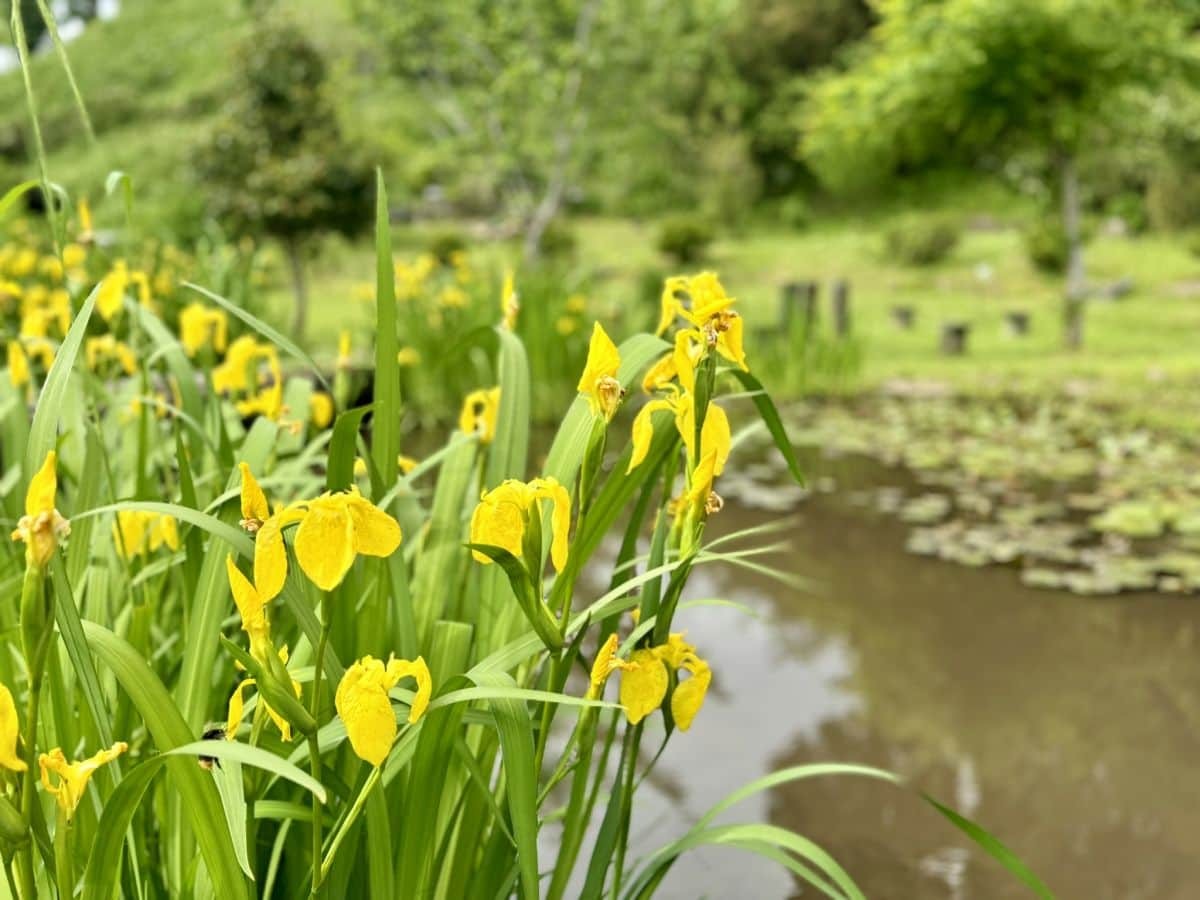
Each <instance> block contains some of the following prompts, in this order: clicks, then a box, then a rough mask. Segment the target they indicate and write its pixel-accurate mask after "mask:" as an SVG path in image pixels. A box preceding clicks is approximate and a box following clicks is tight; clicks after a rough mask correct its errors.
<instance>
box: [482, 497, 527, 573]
mask: <svg viewBox="0 0 1200 900" xmlns="http://www.w3.org/2000/svg"><path fill="white" fill-rule="evenodd" d="M525 494H526V488H525V485H524V484H522V483H521V482H519V481H513V480H509V481H505V482H504V483H503V484H501V485H500V486H499V487H497V488H496V489H495V490H491V491H484V492H483V495H482V496H481V497H480V499H479V504H478V505H477V506H476V507H475V512H474V513H472V514H471V543H472V544H487V545H490V546H493V547H503V548H504V549H505V550H507V551H508V552H509V553H511V554H512V555H513V556H515V557H516V558H517V559H521V558H522V556H523V555H524V551H525V548H524V539H525V514H526V513H525V510H526V508H527V506H528V504H527V502H526V497H525ZM472 552H473V555H474V557H475V560H476V561H477V562H481V563H483V564H484V565H489V564H490V563H491V562H492V560H491V557H489V556H487V555H485V554H483V553H480V552H479V551H478V550H476V551H472Z"/></svg>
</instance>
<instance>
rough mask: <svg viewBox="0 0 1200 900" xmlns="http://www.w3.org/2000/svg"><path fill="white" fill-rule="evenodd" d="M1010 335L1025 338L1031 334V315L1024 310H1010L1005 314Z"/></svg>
mask: <svg viewBox="0 0 1200 900" xmlns="http://www.w3.org/2000/svg"><path fill="white" fill-rule="evenodd" d="M1004 321H1005V324H1007V325H1008V333H1009V334H1011V335H1012V336H1013V337H1025V335H1027V334H1029V313H1028V312H1026V311H1025V310H1023V309H1010V310H1009V311H1008V312H1006V313H1005V314H1004Z"/></svg>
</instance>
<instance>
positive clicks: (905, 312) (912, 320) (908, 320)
mask: <svg viewBox="0 0 1200 900" xmlns="http://www.w3.org/2000/svg"><path fill="white" fill-rule="evenodd" d="M892 321H893V322H895V323H896V327H897V328H899V329H900V330H901V331H912V329H913V325H915V324H916V321H917V311H916V310H915V309H913V308H912V307H911V306H893V307H892Z"/></svg>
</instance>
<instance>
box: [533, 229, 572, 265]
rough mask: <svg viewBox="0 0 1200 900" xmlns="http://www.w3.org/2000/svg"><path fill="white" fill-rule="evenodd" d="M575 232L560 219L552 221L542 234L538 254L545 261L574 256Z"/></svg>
mask: <svg viewBox="0 0 1200 900" xmlns="http://www.w3.org/2000/svg"><path fill="white" fill-rule="evenodd" d="M576 243H577V241H576V238H575V232H574V231H572V230H571V227H570V226H569V225H568V224H567V223H566V222H565V221H563V220H562V219H553V220H551V222H550V224H549V225H547V226H546V229H545V231H543V232H542V237H541V240H539V241H538V252H539V253H540V254H541V255H542V256H544V257H546V258H547V259H566V258H569V257H571V256H573V255H574V254H575V246H576Z"/></svg>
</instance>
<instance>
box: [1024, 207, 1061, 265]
mask: <svg viewBox="0 0 1200 900" xmlns="http://www.w3.org/2000/svg"><path fill="white" fill-rule="evenodd" d="M1067 249H1068V248H1067V233H1066V231H1064V230H1063V225H1062V222H1061V220H1059V219H1058V217H1057V216H1051V215H1045V216H1042V217H1040V218H1039V219H1037V220H1036V221H1035V222H1034V223H1033V224H1032V225H1030V226H1029V227H1028V228H1027V229H1026V230H1025V252H1026V253H1027V254H1028V255H1029V261H1030V262H1031V263H1033V267H1034V268H1035V269H1037V270H1038V271H1039V272H1046V273H1048V274H1051V275H1061V274H1062V273H1063V272H1065V271H1066V270H1067Z"/></svg>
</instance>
